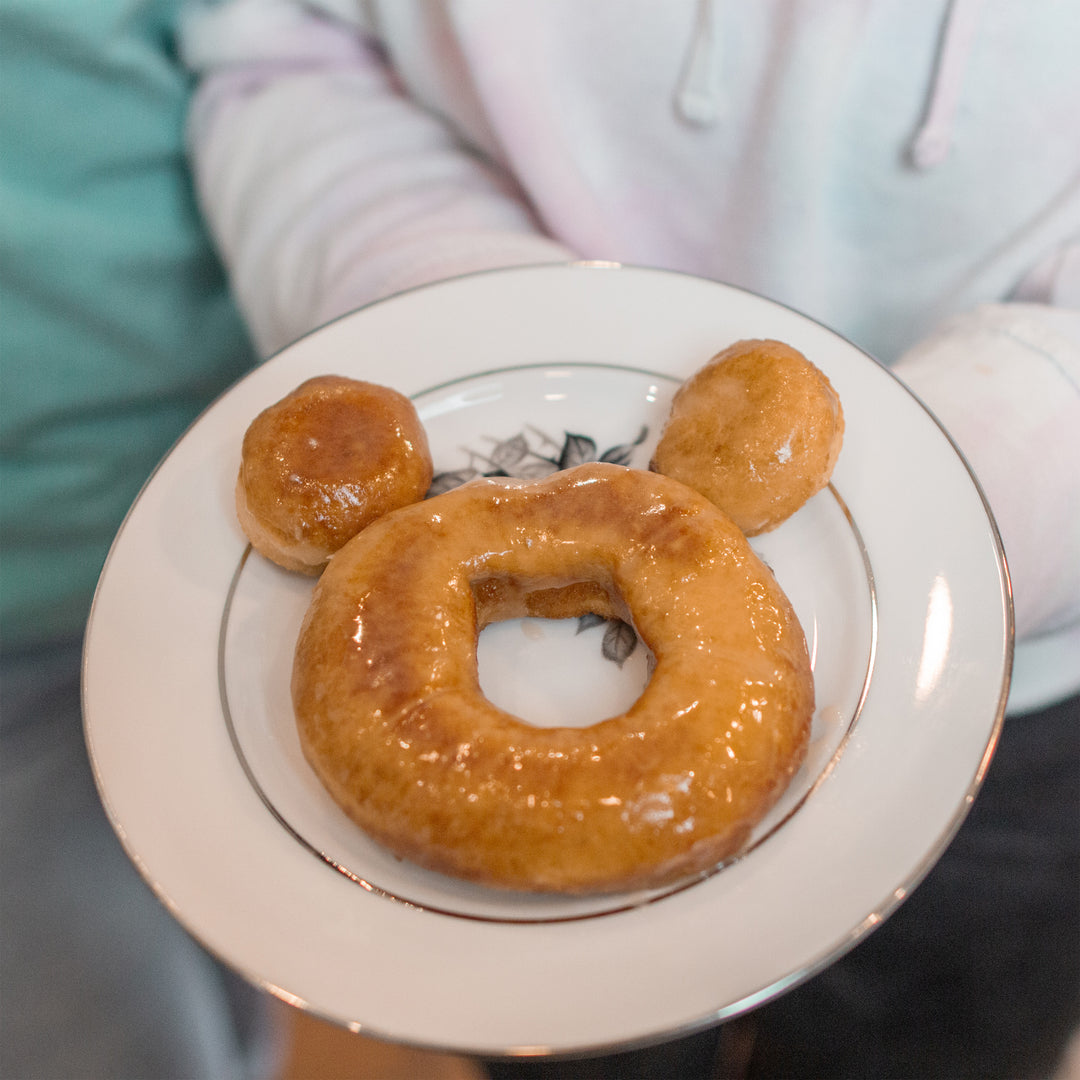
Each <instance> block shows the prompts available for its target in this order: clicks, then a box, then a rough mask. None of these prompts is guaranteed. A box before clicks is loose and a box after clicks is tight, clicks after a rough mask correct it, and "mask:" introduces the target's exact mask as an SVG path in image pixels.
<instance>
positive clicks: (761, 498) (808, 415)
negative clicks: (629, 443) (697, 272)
mask: <svg viewBox="0 0 1080 1080" xmlns="http://www.w3.org/2000/svg"><path fill="white" fill-rule="evenodd" d="M843 434H844V413H843V410H842V409H841V407H840V398H839V397H838V396H837V394H836V391H835V390H834V389H833V388H832V385H831V384H830V382H829V380H828V379H827V378H826V376H825V375H824V374H823V373H822V372H821V371H819V370H818V369H817V368H816V367H815V366H814V365H813V364H812V363H811V362H810V361H809V360H807V359H806V357H805V356H803V354H802V353H800V352H798V351H797V350H795V349H793V348H791V346H789V345H785V344H783V343H782V342H779V341H767V340H766V341H739V342H736V343H735V344H734V345H732V346H731V347H730V348H728V349H725V350H724V351H723V352H721V353H719V354H718V355H717V356H714V357H713V358H712V360H710V361H709V363H708V364H706V365H705V367H703V368H702V369H701V370H700V371H698V372H697V373H696V374H695V375H693V376H691V378H689V379H688V380H687V381H686V382H685V383H683V385H682V386H681V387H680V388H679V389H678V391H677V392H676V394H675V398H674V400H673V401H672V405H671V413H670V415H669V417H668V419H667V423H666V424H665V426H664V429H663V431H662V432H661V435H660V441H659V444H658V445H657V447H656V450H655V452H654V454H653V459H652V464H651V467H652V468H653V469H655V470H656V471H657V472H661V473H664V474H665V475H667V476H673V477H675V479H677V480H681V481H682V482H683V483H684V484H687V485H688V486H690V487H692V488H693V489H694V490H695V491H700V492H701V493H702V494H703V495H705V496H706V497H707V498H709V499H710V500H711V501H712V502H714V503H715V504H716V505H717V506H719V507H720V509H721V510H723V511H724V512H725V513H726V514H728V515H729V516H730V517H731V518H732V519H733V520H734V521H735V523H736V524H737V525H738V526H739V528H741V529H742V530H743V532H744V533H746V535H747V536H756V535H757V534H758V533H763V532H768V531H769V530H770V529H774V528H776V526H777V525H779V524H780V523H781V522H782V521H785V520H786V519H787V518H789V517H790V516H791V515H792V514H794V513H795V511H796V510H798V509H799V507H801V506H802V505H803V503H805V502H806V501H807V499H809V498H810V497H811V496H812V495H816V494H817V493H818V492H819V491H820V490H821V489H822V488H823V487H825V485H826V484H828V482H829V477H830V476H831V475H832V470H833V466H834V465H835V464H836V459H837V458H838V457H839V455H840V446H841V442H842V440H843Z"/></svg>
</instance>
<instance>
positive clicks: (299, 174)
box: [181, 0, 574, 356]
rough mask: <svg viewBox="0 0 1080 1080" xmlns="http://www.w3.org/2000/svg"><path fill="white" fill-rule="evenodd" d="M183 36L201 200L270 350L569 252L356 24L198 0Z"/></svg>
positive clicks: (272, 4)
mask: <svg viewBox="0 0 1080 1080" xmlns="http://www.w3.org/2000/svg"><path fill="white" fill-rule="evenodd" d="M181 43H182V50H183V53H184V57H185V60H186V62H187V63H188V66H189V67H190V68H192V69H193V70H194V71H195V73H196V74H197V75H198V76H199V80H200V81H199V85H198V87H197V89H196V92H195V96H194V100H193V104H192V109H191V113H190V116H189V121H188V141H189V146H190V152H191V155H192V162H193V169H194V174H195V183H196V188H197V193H198V197H199V201H200V204H201V206H202V209H203V213H204V215H205V217H206V219H207V222H208V224H209V227H210V229H211V232H212V233H213V235H214V238H215V241H216V243H217V245H218V249H219V251H220V253H221V256H222V258H223V260H224V262H225V264H226V267H227V269H228V271H229V274H230V278H231V282H232V288H233V291H234V293H235V295H236V298H237V302H238V304H239V306H240V308H241V310H242V312H243V314H244V317H245V319H246V321H247V323H248V326H249V328H250V330H251V333H252V336H253V338H254V340H255V343H256V346H257V348H258V349H259V351H260V353H261V354H262V355H264V356H265V355H269V354H270V353H272V352H274V351H276V350H277V349H279V348H282V347H283V346H285V345H287V344H289V343H290V342H291V341H293V340H295V339H296V338H297V337H299V336H301V335H302V334H304V333H306V332H307V331H309V330H311V329H313V328H315V327H317V326H319V325H321V324H323V323H325V322H327V321H328V320H330V319H332V318H334V317H336V316H338V315H341V314H344V313H346V312H347V311H350V310H352V309H354V308H356V307H358V306H360V305H362V304H365V303H368V302H369V301H372V300H375V299H378V298H379V297H383V296H387V295H390V294H391V293H394V292H398V291H400V290H402V289H405V288H409V287H411V286H414V285H419V284H424V283H427V282H430V281H434V280H438V279H440V278H445V277H450V276H453V275H455V274H460V273H465V272H469V271H472V270H479V269H489V268H494V267H498V266H508V265H521V264H526V263H540V262H557V261H562V260H565V259H571V258H574V255H573V253H572V252H570V251H569V250H568V249H567V248H565V247H564V246H562V245H561V244H558V243H556V242H555V241H553V240H551V239H550V238H548V237H546V236H544V235H543V234H542V232H541V230H540V228H539V226H538V224H537V222H536V221H535V219H534V217H533V215H532V213H531V212H530V210H529V208H528V206H527V204H526V201H525V199H524V198H523V197H522V195H521V194H520V192H519V191H518V190H517V189H516V187H515V185H514V184H513V182H512V180H511V179H510V177H509V176H507V175H506V174H505V172H503V171H502V170H500V169H499V168H497V167H496V166H495V165H494V164H492V163H491V162H488V161H485V160H483V159H482V158H481V157H479V156H478V155H476V154H474V153H472V152H470V151H469V150H468V149H466V148H465V147H464V146H462V145H461V143H460V142H459V141H457V140H456V139H455V137H454V136H453V135H452V133H451V132H450V131H449V129H448V128H447V126H446V125H444V124H443V123H441V122H440V121H439V120H438V119H437V118H436V117H435V116H433V115H432V114H430V113H429V112H426V111H425V110H423V109H421V108H420V107H418V106H417V105H416V104H415V103H413V102H412V101H410V100H409V99H408V98H407V97H405V96H404V95H403V94H402V93H401V92H400V91H399V89H398V88H397V86H396V85H395V82H394V77H393V74H392V73H391V72H390V71H389V70H388V68H387V65H386V64H385V63H384V61H383V59H382V57H381V56H380V54H379V52H378V50H377V49H376V48H375V47H374V46H373V45H372V44H370V43H369V42H368V41H366V40H365V39H364V38H363V36H362V35H361V33H360V32H359V31H358V30H357V29H356V28H354V27H351V26H348V25H346V24H344V23H340V22H336V21H333V20H330V19H327V18H323V17H321V16H319V15H316V14H314V13H312V12H311V11H309V10H306V9H305V8H303V7H302V6H301V5H298V4H293V3H289V2H288V0H232V2H230V3H227V4H224V5H221V6H217V7H209V6H205V5H200V6H197V7H194V8H191V9H189V10H188V11H187V13H186V17H185V19H184V21H183V23H182V30H181Z"/></svg>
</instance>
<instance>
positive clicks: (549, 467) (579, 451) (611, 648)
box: [427, 425, 649, 667]
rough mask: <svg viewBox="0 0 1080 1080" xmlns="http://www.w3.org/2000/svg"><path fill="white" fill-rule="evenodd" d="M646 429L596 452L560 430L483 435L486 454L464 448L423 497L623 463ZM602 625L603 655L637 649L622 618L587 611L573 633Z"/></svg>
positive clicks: (586, 438) (615, 658) (621, 658)
mask: <svg viewBox="0 0 1080 1080" xmlns="http://www.w3.org/2000/svg"><path fill="white" fill-rule="evenodd" d="M648 435H649V429H648V427H647V426H642V428H641V430H640V431H639V432H638V433H637V435H636V437H635V438H634V439H633V440H632V441H630V442H626V443H618V444H616V445H615V446H612V447H609V448H608V449H607V450H604V451H603V452H602V453H597V445H598V444H597V442H596V440H595V439H594V438H593V437H592V436H591V435H582V434H579V433H575V432H570V431H564V432H563V437H562V439H561V440H559V439H554V438H552V437H551V436H550V435H548V434H547V433H546V432H543V431H541V430H540V429H539V428H535V427H533V426H532V425H526V427H525V428H524V430H522V431H519V432H518V433H517V434H516V435H511V436H510V437H509V438H506V439H493V438H487V439H486V441H487V442H489V443H491V444H492V445H491V448H490V450H488V451H487V452H486V453H485V452H481V451H479V450H476V449H474V448H472V447H465V448H464V450H465V453H466V454H467V455H468V458H469V464H468V465H467V466H466V467H465V468H462V469H449V470H445V471H442V472H436V473H435V475H434V477H433V478H432V481H431V486H430V488H429V489H428V493H427V497H428V498H431V497H432V496H434V495H441V494H442V493H443V492H446V491H450V490H452V489H453V488H456V487H460V486H461V485H462V484H465V483H468V482H469V481H470V480H475V479H477V478H478V477H481V476H513V477H517V478H520V479H537V478H539V477H542V476H548V475H550V474H551V473H554V472H559V471H560V470H562V469H570V468H573V467H574V466H575V465H584V464H586V463H587V462H590V461H606V462H610V463H612V464H615V465H629V464H630V462H631V460H632V458H633V454H634V451H635V450H636V449H637V447H639V446H640V445H641V444H642V443H643V442H644V441H645V440H646V438H648ZM601 625H603V626H604V627H605V630H604V637H603V642H602V644H601V652H602V654H603V656H604V658H605V659H606V660H611V661H612V662H613V663H615V664H618V665H619V667H622V665H623V664H624V663H625V662H626V660H627V658H628V657H629V656H630V655H631V654H632V653H633V652H634V650H635V649H636V648H637V643H638V637H637V634H636V632H635V631H634V628H633V627H632V626H631V625H630V624H629V623H627V622H624V621H623V620H622V619H605V618H604V617H603V616H601V615H596V614H593V613H591V612H590V613H587V614H585V615H582V616H581V617H580V618H579V619H578V626H577V633H579V634H580V633H582V632H583V631H585V630H591V629H593V628H594V627H597V626H601Z"/></svg>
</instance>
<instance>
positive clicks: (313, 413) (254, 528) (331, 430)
mask: <svg viewBox="0 0 1080 1080" xmlns="http://www.w3.org/2000/svg"><path fill="white" fill-rule="evenodd" d="M431 475H432V464H431V454H430V452H429V450H428V443H427V435H426V433H425V432H424V428H423V426H422V424H421V423H420V419H419V417H418V416H417V414H416V409H415V408H414V407H413V404H412V402H411V401H409V399H408V398H407V397H404V396H403V395H402V394H399V393H398V392H397V391H396V390H391V389H389V388H388V387H385V386H378V385H376V384H374V383H367V382H360V381H358V380H355V379H346V378H344V377H342V376H338V375H324V376H320V377H318V378H314V379H309V380H308V381H307V382H305V383H303V384H302V385H301V386H299V387H297V388H296V389H295V390H294V391H293V392H292V393H291V394H289V395H287V396H286V397H284V398H283V399H282V400H281V401H279V402H277V403H276V404H274V405H271V406H270V407H269V408H267V409H265V410H264V411H263V412H262V413H260V414H259V415H258V416H257V417H256V418H255V420H254V421H253V422H252V423H251V425H250V426H249V428H248V430H247V432H246V433H245V435H244V442H243V448H242V454H241V463H240V471H239V474H238V476H237V480H236V512H237V517H238V518H239V520H240V525H241V527H242V528H243V530H244V532H245V533H246V535H247V537H248V539H249V540H250V541H251V543H252V545H253V546H254V547H255V549H256V550H257V551H259V552H261V553H262V554H263V555H265V556H266V557H267V558H269V559H272V560H273V561H274V562H276V563H279V564H280V565H281V566H284V567H286V568H287V569H289V570H299V571H303V572H306V573H318V572H319V571H320V570H321V569H322V567H323V565H324V564H325V563H326V561H327V560H328V559H329V558H330V556H331V555H332V554H333V553H334V552H335V551H337V550H338V549H339V548H340V547H341V546H342V545H343V544H345V543H346V542H347V541H348V540H350V539H351V538H352V537H353V536H355V535H356V533H358V532H359V531H360V530H361V529H363V528H364V527H365V526H366V525H368V524H369V523H370V522H371V521H374V520H375V518H377V517H380V516H382V515H383V514H385V513H387V512H388V511H390V510H394V509H396V508H397V507H399V506H405V505H407V504H408V503H411V502H415V501H417V500H418V499H422V498H423V497H424V495H425V494H426V493H427V489H428V487H429V486H430V484H431Z"/></svg>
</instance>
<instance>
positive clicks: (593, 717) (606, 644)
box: [473, 578, 653, 727]
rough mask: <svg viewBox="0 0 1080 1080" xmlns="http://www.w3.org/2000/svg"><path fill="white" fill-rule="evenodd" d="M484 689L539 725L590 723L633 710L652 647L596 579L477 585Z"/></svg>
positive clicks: (491, 697)
mask: <svg viewBox="0 0 1080 1080" xmlns="http://www.w3.org/2000/svg"><path fill="white" fill-rule="evenodd" d="M473 595H474V597H475V598H476V604H477V616H478V622H479V624H480V626H481V627H482V629H481V631H480V635H479V639H478V642H477V650H476V653H477V662H478V666H479V675H480V689H481V690H482V691H483V693H484V696H485V697H487V699H488V700H489V701H490V702H491V703H492V704H493V705H496V706H498V707H499V708H500V709H505V710H506V711H507V712H509V713H512V714H513V715H514V716H516V717H518V719H520V720H523V721H525V722H526V723H528V724H531V725H533V726H535V727H589V726H591V725H593V724H597V723H600V722H601V721H603V720H606V719H608V718H609V717H612V716H617V715H619V714H620V713H623V712H626V710H627V709H629V708H630V707H631V706H632V705H633V704H634V702H635V701H637V699H638V698H639V697H640V696H641V694H642V692H643V691H644V689H645V687H646V686H647V685H648V681H649V675H650V672H651V670H652V665H653V656H652V652H651V651H650V650H649V648H648V647H647V646H646V645H645V643H644V642H643V641H641V640H640V639H639V637H638V635H637V634H636V632H635V631H634V629H633V625H632V624H631V622H630V617H629V612H628V611H627V608H626V604H625V603H624V602H623V600H622V598H621V597H620V596H619V595H618V594H617V593H616V592H609V591H608V590H605V589H604V588H602V587H601V586H599V585H596V584H593V583H591V582H577V583H575V584H573V585H569V586H564V587H562V588H537V589H532V590H527V589H524V588H522V587H521V585H520V584H515V583H513V582H511V581H510V580H509V579H506V578H498V579H496V578H488V579H485V580H483V581H480V582H474V583H473Z"/></svg>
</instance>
